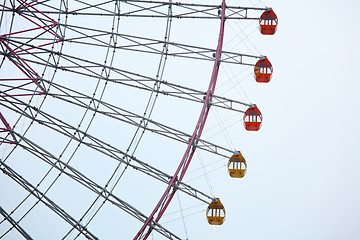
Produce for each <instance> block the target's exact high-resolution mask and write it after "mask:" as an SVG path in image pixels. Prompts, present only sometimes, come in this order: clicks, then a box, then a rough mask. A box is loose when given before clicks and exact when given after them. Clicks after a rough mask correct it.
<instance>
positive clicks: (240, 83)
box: [0, 0, 360, 240]
mask: <svg viewBox="0 0 360 240" xmlns="http://www.w3.org/2000/svg"><path fill="white" fill-rule="evenodd" d="M204 2H210V3H211V4H214V3H215V2H216V3H219V4H220V2H221V1H204ZM227 4H228V5H241V6H259V7H264V5H263V4H266V6H269V7H272V8H273V10H274V11H275V12H276V14H277V16H278V18H279V25H278V31H277V32H276V34H275V35H273V36H262V35H261V34H260V33H259V31H258V30H257V22H256V21H253V22H236V20H232V21H230V20H229V21H227V22H226V25H225V40H224V50H228V51H234V52H243V53H247V54H254V55H260V54H261V55H266V56H267V57H268V58H269V59H270V61H271V63H272V65H273V67H274V74H273V78H272V80H271V82H270V83H268V84H258V83H256V82H255V80H254V79H253V77H252V76H251V72H252V69H251V67H247V66H236V65H235V66H234V65H232V66H228V65H226V64H222V66H221V68H220V74H219V80H218V86H217V89H216V91H215V93H216V94H219V95H223V96H226V97H229V98H234V99H237V100H240V101H243V100H244V101H247V102H248V100H250V101H251V102H252V103H256V104H257V105H258V106H259V108H260V110H261V112H262V114H263V116H264V121H263V126H262V128H261V129H260V130H259V131H258V132H246V131H245V129H244V128H243V126H242V121H241V119H242V115H241V114H239V113H234V112H230V113H229V112H227V111H224V110H221V109H220V110H219V109H215V108H212V109H211V110H212V112H211V113H210V115H209V120H208V123H207V125H206V128H205V130H204V137H206V138H207V139H209V141H212V142H214V143H216V144H221V145H223V146H225V147H226V148H229V149H234V150H235V149H236V150H240V151H241V152H242V153H243V155H244V157H245V158H246V160H247V163H248V171H247V174H246V176H245V177H244V178H243V179H231V178H230V177H229V176H228V173H227V169H226V166H225V164H226V162H227V160H226V159H223V158H221V157H219V156H214V155H211V154H207V153H203V152H200V154H196V155H195V157H194V160H193V162H192V164H191V165H190V168H189V171H188V173H187V175H186V177H185V179H184V181H185V182H187V183H189V184H190V185H193V186H194V187H196V188H199V189H200V190H201V191H203V192H205V193H206V194H209V195H213V194H214V195H215V196H216V197H220V199H221V201H222V203H223V204H224V206H225V208H226V213H227V217H226V221H225V223H224V224H223V225H222V226H210V225H208V223H207V222H206V218H205V209H206V207H207V206H206V205H204V204H202V205H201V202H199V201H195V200H193V199H189V197H188V196H187V195H184V194H179V196H178V195H175V197H174V199H173V201H172V203H171V205H170V207H169V209H168V211H167V212H166V214H165V216H164V217H163V219H162V221H160V223H161V224H162V225H163V226H164V227H166V228H168V229H169V230H171V231H173V232H174V233H176V234H177V235H179V236H180V237H182V238H185V237H186V236H188V238H189V239H234V238H236V239H246V240H253V239H254V240H256V239H269V240H272V239H276V240H282V239H284V240H285V239H295V240H296V239H299V240H300V239H308V240H322V239H326V240H332V239H347V240H357V239H360V205H359V202H360V175H359V174H358V169H360V162H359V161H360V153H359V151H358V149H359V145H360V137H359V135H360V127H359V125H358V123H359V122H360V112H359V110H358V109H359V107H358V104H359V102H360V95H359V94H358V90H359V89H360V83H359V81H358V80H359V76H358V75H357V74H356V62H357V58H358V55H359V53H360V46H359V42H360V35H359V33H358V29H359V27H358V23H357V22H358V17H357V16H358V12H357V11H358V9H360V2H358V1H356V0H345V1H333V0H329V1H324V0H321V1H309V0H303V1H300V0H298V1H281V0H272V1H270V0H262V1H258V0H251V1H250V0H244V1H237V0H232V1H227ZM259 13H260V12H259ZM89 19H90V18H80V17H74V16H72V17H69V24H79V25H82V26H84V25H85V26H86V24H88V23H87V21H90V20H89ZM103 21H104V22H94V23H93V25H92V26H94V27H97V26H98V25H99V27H101V26H102V24H103V25H106V24H107V25H106V26H109V24H111V19H110V20H103ZM106 21H107V22H106ZM132 21H134V20H133V19H130V18H129V19H124V20H122V21H120V32H124V33H137V34H138V35H140V36H145V37H149V38H159V39H163V35H164V28H165V22H164V21H163V20H156V19H147V20H146V21H142V20H137V21H136V22H132ZM97 24H98V25H97ZM132 24H133V25H132ZM110 28H111V26H110V27H109V29H110ZM109 29H108V30H109ZM218 29H219V21H216V20H211V21H207V20H203V21H193V20H176V19H174V21H173V23H172V32H171V35H170V40H171V41H174V42H182V43H184V44H190V45H191V44H192V45H200V46H204V47H209V48H215V47H216V44H217V37H218ZM241 31H244V32H245V35H243V33H242V32H241ZM67 33H68V36H69V35H70V34H71V33H70V31H68V32H67ZM72 34H74V33H72ZM106 41H108V40H106ZM119 42H120V43H121V41H119ZM63 52H64V53H75V55H76V56H79V57H81V58H86V59H89V60H95V59H96V61H97V62H100V63H102V62H103V61H104V59H105V54H106V53H105V50H103V49H102V48H98V47H89V48H87V47H86V46H85V47H84V46H78V45H76V44H74V43H73V44H72V45H71V44H69V43H68V45H66V44H65V46H64V50H63ZM125 53H126V54H127V55H126V56H125V57H123V55H122V54H125ZM114 59H115V60H114V66H116V67H119V68H125V69H128V70H131V71H134V72H136V73H140V74H144V75H148V76H152V77H155V75H156V69H157V65H158V62H159V56H158V55H147V54H137V53H132V52H130V53H129V52H125V51H122V52H117V53H116V54H115V57H114ZM62 64H66V61H64V60H63V62H62ZM211 69H212V63H211V62H201V61H195V60H184V59H177V58H175V59H174V58H169V59H168V62H167V65H166V68H165V72H164V79H165V80H167V81H169V82H174V83H177V84H182V85H186V86H190V87H194V88H197V89H199V90H202V91H205V90H206V88H207V86H208V81H209V79H210V75H211ZM0 71H1V74H4V71H5V70H4V69H1V70H0ZM49 76H51V74H49ZM55 76H56V77H55V79H56V80H55V82H56V83H61V84H64V85H66V86H70V87H72V88H73V89H86V90H84V92H85V91H86V92H87V94H89V95H90V94H91V93H92V92H91V91H93V89H94V88H95V85H96V81H94V80H93V79H91V80H92V81H88V78H87V77H85V76H77V75H72V74H71V73H69V72H65V73H64V72H59V73H57V75H55ZM74 76H75V77H74ZM112 76H113V75H112ZM76 81H77V82H76ZM101 87H102V85H101ZM89 89H90V90H89ZM97 96H98V97H99V96H100V93H99V92H98V93H97ZM134 96H135V97H134ZM147 99H148V93H146V94H143V92H142V91H140V90H128V89H127V90H126V91H124V90H123V89H122V88H120V87H119V86H117V85H112V84H109V86H108V87H107V89H106V92H105V96H104V101H108V102H110V103H112V104H114V105H116V106H120V107H123V108H125V109H131V110H132V111H137V112H139V113H141V111H143V109H144V108H145V103H146V100H147ZM61 104H62V105H61ZM0 109H1V112H2V114H3V115H5V114H8V116H9V118H10V119H12V117H11V114H12V113H10V111H9V110H8V109H4V108H3V107H2V106H1V108H0ZM42 109H44V111H47V112H49V113H51V114H54V115H56V116H58V117H61V119H62V120H64V121H66V122H69V123H71V124H73V125H74V126H76V125H77V124H79V122H80V119H81V117H82V115H83V113H84V109H81V110H78V109H77V108H76V107H74V106H72V107H71V106H70V107H69V108H68V104H66V103H63V102H60V101H57V100H55V99H53V98H48V99H46V101H45V104H44V106H43V108H42ZM200 109H201V105H199V104H195V103H192V102H187V101H183V100H179V99H173V98H168V97H164V96H161V95H160V96H159V99H158V102H157V104H156V107H155V108H154V113H153V115H152V119H154V120H156V121H160V122H162V123H164V124H167V125H169V126H174V127H176V128H179V129H180V130H182V131H184V132H186V133H189V134H190V133H192V130H193V128H194V126H195V124H196V121H197V118H198V114H199V112H200ZM91 116H92V114H88V115H87V116H86V118H85V120H84V121H85V123H87V122H89V121H90V119H91ZM28 123H29V121H24V122H22V124H23V125H21V124H19V126H18V129H21V130H18V131H23V130H24V129H22V128H21V126H23V128H24V126H26V124H28ZM84 125H85V124H84ZM225 129H226V130H225ZM71 132H72V131H71ZM133 132H134V128H133V127H129V126H128V125H123V124H120V123H119V124H117V123H114V121H113V119H109V118H106V117H104V116H99V115H96V117H95V120H94V122H93V125H92V127H90V129H89V134H92V135H94V136H96V137H98V138H100V139H102V140H104V141H106V142H108V143H110V144H112V145H114V146H116V147H118V148H120V149H123V150H126V147H127V146H128V144H129V141H130V138H131V136H132V134H133ZM26 136H28V137H29V138H30V137H31V139H33V140H34V141H35V142H38V143H39V144H41V145H42V146H44V147H45V148H46V149H47V150H48V151H50V152H52V153H53V154H54V155H55V156H57V157H58V156H59V155H60V153H61V151H62V150H63V148H64V146H65V145H66V143H67V141H68V140H69V139H67V138H64V137H59V136H58V135H57V134H56V132H53V131H52V130H49V129H46V128H43V127H42V126H39V125H36V124H34V126H33V127H32V128H30V131H29V133H28V134H27V135H26ZM76 145H77V144H75V143H74V142H72V143H71V144H70V150H69V151H68V152H67V153H65V154H64V156H62V158H63V160H64V161H65V160H68V159H69V158H70V153H71V152H72V151H74V149H75V148H76ZM185 147H186V146H185V145H184V144H180V143H177V142H175V141H173V140H169V139H168V138H163V137H159V136H157V135H155V134H150V133H147V134H145V135H144V139H143V141H142V143H141V144H140V147H139V149H137V151H136V154H135V156H136V157H138V158H139V159H141V160H143V161H145V162H148V163H150V164H151V165H153V166H154V167H156V168H159V169H161V170H163V171H165V172H167V173H168V174H170V175H172V174H173V172H174V171H175V168H176V167H177V165H178V163H179V162H180V159H181V157H182V154H183V153H184V151H185ZM1 150H2V151H3V152H1V155H0V156H1V158H4V156H6V153H7V152H8V151H9V150H8V149H6V148H4V147H3V146H2V148H1ZM71 161H72V162H71V165H72V166H74V167H75V168H77V169H79V170H80V171H82V172H84V173H85V174H86V175H87V176H88V177H89V178H91V179H93V180H94V181H96V182H97V183H99V184H102V185H104V184H105V182H106V181H107V180H108V179H109V177H110V175H111V173H112V171H113V169H114V168H115V166H116V162H114V161H113V160H111V159H110V158H108V157H105V156H104V155H103V154H100V153H97V152H95V151H93V150H91V151H89V150H88V149H87V148H86V147H84V146H82V147H81V148H80V149H79V150H78V151H77V152H76V154H75V157H74V158H73V159H72V160H71ZM7 163H8V164H9V165H10V166H11V167H12V168H13V169H15V170H17V171H18V172H19V173H21V175H22V176H23V177H25V178H26V179H27V180H28V181H30V182H31V183H32V184H33V185H36V184H37V183H38V182H39V180H40V179H41V178H42V177H43V176H44V174H45V172H46V171H47V170H48V169H49V167H48V165H46V164H45V163H43V162H41V161H40V160H39V159H37V158H35V157H33V156H32V155H30V154H29V153H26V152H25V151H23V150H21V149H17V151H14V153H13V154H12V156H11V157H10V158H9V160H8V161H7ZM202 164H203V165H205V169H206V170H205V171H204V170H203V169H202V168H201V167H200V166H201V165H202ZM57 173H58V172H56V171H53V172H52V173H51V174H50V175H49V176H48V177H47V181H46V183H45V184H44V185H46V184H50V181H51V180H52V179H54V178H55V177H56V176H57ZM206 177H207V178H208V182H209V183H210V185H209V184H208V183H207V181H206ZM165 187H166V186H165V184H162V183H159V182H158V181H156V180H154V179H152V178H150V177H148V176H146V175H144V174H141V173H139V172H137V171H134V170H131V169H130V170H127V171H126V173H125V174H124V176H123V177H122V178H121V181H120V183H119V185H118V187H117V188H116V190H115V191H114V193H115V194H117V195H118V196H119V197H120V198H121V199H123V200H125V201H127V202H129V203H130V204H132V205H133V206H134V207H136V208H137V209H139V210H140V211H142V212H144V213H145V214H149V213H150V211H151V210H152V209H153V207H154V206H155V204H156V203H157V201H158V199H159V198H160V196H161V195H162V193H163V191H164V190H165ZM39 189H40V190H41V191H44V190H45V189H46V188H45V186H44V187H40V188H39ZM0 191H1V192H2V194H1V199H0V206H1V207H3V208H4V209H5V210H7V211H8V212H11V211H12V210H13V209H14V207H15V206H16V205H17V204H18V203H19V202H20V201H21V200H22V199H24V197H25V196H26V193H27V192H26V191H25V190H24V189H22V188H21V187H19V186H18V185H17V184H16V183H14V182H13V181H12V180H11V179H10V178H9V177H7V176H5V175H4V174H2V173H1V174H0ZM47 196H48V197H50V198H51V199H52V200H54V201H55V202H56V203H57V204H58V205H59V206H61V207H62V208H63V209H64V210H66V211H67V212H69V213H70V214H71V215H72V216H74V217H75V218H77V219H79V218H80V217H81V216H82V215H83V214H84V212H85V210H86V209H87V208H88V207H89V206H90V204H91V202H92V201H93V200H94V199H95V197H96V196H95V194H93V193H91V192H90V191H88V190H84V187H82V186H81V185H80V184H78V183H76V182H74V181H73V180H71V179H68V178H67V177H64V176H62V177H60V180H58V182H57V183H56V184H55V185H54V187H53V188H52V189H51V190H50V191H49V194H48V195H47ZM179 199H180V202H181V207H180V206H179ZM34 202H35V200H34V199H31V198H30V199H29V200H27V202H26V203H25V204H24V205H22V207H21V208H19V209H18V210H17V211H16V212H15V213H14V215H13V217H14V218H15V219H19V218H20V217H21V216H22V215H23V214H24V213H25V212H26V210H27V209H28V208H29V207H30V206H31V205H32V204H33V203H34ZM180 209H182V213H183V215H184V216H185V217H184V219H183V218H181V211H180V212H179V210H180ZM173 212H176V213H174V214H171V213H173ZM0 219H1V220H2V218H0ZM173 219H177V220H175V221H172V220H173ZM184 222H185V224H184ZM184 225H185V227H184ZM9 226H10V225H9V223H6V222H4V223H2V224H0V235H2V234H3V233H4V232H5V231H7V229H8V228H9ZM21 226H22V227H23V228H24V229H26V230H27V232H28V233H29V234H30V235H31V236H32V237H33V238H34V239H58V238H61V237H62V236H64V235H65V233H66V232H67V231H68V230H69V229H70V227H69V225H68V224H66V223H65V222H64V221H63V220H62V219H60V217H58V216H56V215H55V214H54V213H53V212H51V211H50V210H49V209H47V208H46V207H45V206H43V205H42V204H41V203H40V204H38V205H37V206H36V207H35V209H34V210H32V211H31V213H30V214H29V215H28V216H27V217H26V218H25V219H24V220H23V221H22V222H21ZM140 227H141V223H140V222H139V221H138V220H136V219H134V218H133V217H131V216H129V215H128V214H126V213H124V212H122V211H120V210H119V209H118V208H115V207H114V206H113V205H111V204H109V203H107V204H105V206H104V207H103V208H102V209H101V210H100V212H99V214H98V215H96V217H95V219H94V220H93V222H91V224H90V225H89V229H90V230H91V231H92V232H93V233H94V234H95V235H97V236H98V237H99V238H100V239H132V237H134V233H135V234H136V232H137V230H138V229H140ZM3 239H21V237H20V235H19V234H18V233H17V232H16V231H15V230H13V231H12V232H11V233H9V234H7V235H6V236H5V237H4V238H3ZM71 239H73V238H71ZM79 239H83V238H82V237H80V238H79ZM150 239H163V238H161V237H160V236H159V235H158V234H154V235H152V236H150Z"/></svg>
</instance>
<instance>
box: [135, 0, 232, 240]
mask: <svg viewBox="0 0 360 240" xmlns="http://www.w3.org/2000/svg"><path fill="white" fill-rule="evenodd" d="M224 26H225V0H223V1H222V4H221V24H220V33H219V40H218V46H217V49H216V56H215V62H214V68H213V71H212V75H211V79H210V84H209V88H208V90H207V93H206V98H205V101H204V105H203V108H202V111H201V113H200V117H199V120H198V122H197V124H196V127H195V130H194V133H193V135H192V136H191V139H190V141H189V144H188V146H187V148H186V151H185V153H184V156H183V158H182V160H181V162H180V164H179V167H178V168H177V170H176V172H175V174H174V176H173V177H172V179H171V181H170V183H169V186H168V187H167V188H166V190H165V192H164V194H163V195H162V197H161V199H160V201H159V202H158V204H157V205H156V207H155V208H154V210H153V211H152V213H151V214H150V216H149V217H148V218H147V220H146V221H145V223H144V225H143V226H142V227H141V229H140V231H139V232H138V233H137V234H136V236H135V237H134V240H137V239H147V237H148V236H149V235H150V233H151V231H152V223H153V222H156V223H157V222H158V221H159V220H160V218H161V217H162V215H163V214H164V212H165V210H166V208H167V207H168V205H169V204H170V202H171V200H172V198H173V196H174V195H175V192H176V190H177V187H178V181H181V180H182V179H183V178H184V176H185V173H186V171H187V169H188V167H189V164H190V162H191V159H192V157H193V155H194V153H195V150H196V145H197V143H198V139H199V138H200V137H201V134H202V131H203V129H204V126H205V122H206V119H207V116H208V114H209V110H210V106H211V101H212V95H213V93H214V91H215V85H216V81H217V76H218V73H219V67H220V58H221V52H222V45H223V39H224ZM156 213H158V215H157V217H156V218H155V219H154V216H155V214H156ZM147 228H148V229H147ZM145 232H146V233H145ZM144 234H145V235H144Z"/></svg>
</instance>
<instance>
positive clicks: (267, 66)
mask: <svg viewBox="0 0 360 240" xmlns="http://www.w3.org/2000/svg"><path fill="white" fill-rule="evenodd" d="M272 72H273V67H272V65H271V62H270V61H269V59H267V57H263V58H261V59H260V60H259V61H257V63H256V64H255V67H254V73H255V80H256V81H257V82H261V83H267V82H270V79H271V75H272Z"/></svg>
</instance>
